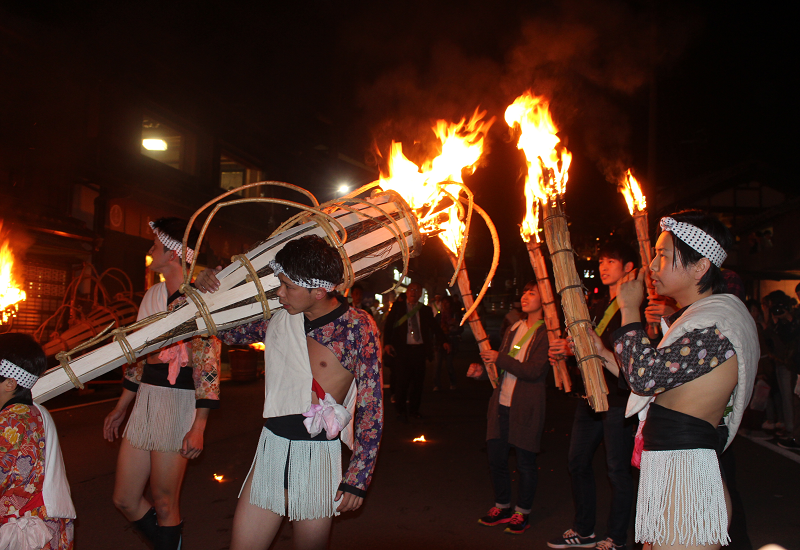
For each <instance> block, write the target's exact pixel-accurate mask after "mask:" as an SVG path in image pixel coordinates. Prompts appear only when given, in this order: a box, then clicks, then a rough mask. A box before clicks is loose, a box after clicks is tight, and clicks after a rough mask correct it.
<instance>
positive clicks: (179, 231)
mask: <svg viewBox="0 0 800 550" xmlns="http://www.w3.org/2000/svg"><path fill="white" fill-rule="evenodd" d="M187 225H189V222H187V221H186V220H183V219H181V218H158V219H157V220H156V221H154V222H153V230H156V229H158V230H159V231H161V232H162V233H166V234H167V235H169V236H170V237H172V238H173V239H175V240H176V241H178V242H179V243H182V242H183V234H184V233H186V226H187ZM199 238H200V232H199V231H198V230H197V229H195V228H194V227H192V229H191V230H190V231H189V238H188V239H187V240H186V246H188V247H189V248H191V249H192V250H194V251H195V254H196V253H197V252H199V251H198V250H197V240H198V239H199ZM164 250H167V247H166V245H165V246H164Z"/></svg>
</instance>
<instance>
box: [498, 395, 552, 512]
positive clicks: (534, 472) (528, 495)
mask: <svg viewBox="0 0 800 550" xmlns="http://www.w3.org/2000/svg"><path fill="white" fill-rule="evenodd" d="M509 410H510V409H509V408H508V407H504V406H503V405H500V406H499V407H498V412H499V414H500V439H490V440H488V441H487V442H486V452H487V454H488V455H489V471H490V473H491V475H492V486H493V487H494V502H495V504H503V505H506V504H508V505H510V504H511V470H509V468H508V455H509V452H510V451H511V447H514V448H515V449H516V454H517V472H518V474H519V486H518V487H517V492H518V495H517V510H518V511H520V512H522V513H524V514H528V513H530V511H531V508H532V507H533V496H534V495H535V494H536V485H537V484H538V482H539V469H538V468H537V466H536V453H534V452H532V451H526V450H525V449H520V448H519V447H517V446H515V445H511V444H510V443H509V442H508V412H509Z"/></svg>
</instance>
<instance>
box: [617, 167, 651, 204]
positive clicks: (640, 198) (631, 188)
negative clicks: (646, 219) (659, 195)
mask: <svg viewBox="0 0 800 550" xmlns="http://www.w3.org/2000/svg"><path fill="white" fill-rule="evenodd" d="M619 190H620V192H621V193H622V195H623V196H624V197H625V202H626V203H628V211H629V212H630V213H631V216H633V215H634V214H635V213H636V212H644V211H645V209H647V199H646V198H645V196H644V193H642V188H641V186H640V185H639V182H638V181H637V180H636V178H634V177H633V174H631V169H630V168H628V171H627V172H625V176H623V180H622V181H621V182H620V184H619Z"/></svg>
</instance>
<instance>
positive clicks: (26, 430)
mask: <svg viewBox="0 0 800 550" xmlns="http://www.w3.org/2000/svg"><path fill="white" fill-rule="evenodd" d="M45 452H46V449H45V433H44V423H43V421H42V415H41V414H40V413H39V411H38V410H37V409H36V408H35V407H33V406H31V405H30V404H26V403H24V402H20V401H17V400H14V399H12V400H11V401H9V402H8V403H6V405H5V407H4V408H3V410H2V411H0V525H4V524H6V523H7V522H8V521H9V519H10V518H11V517H14V516H17V515H24V512H25V511H27V510H29V509H30V512H31V515H33V516H39V517H40V518H41V519H42V520H43V521H44V522H45V525H47V528H48V529H50V532H52V533H53V538H52V539H51V540H50V541H49V542H48V543H47V544H46V545H45V546H44V549H43V550H56V549H58V550H71V549H72V547H73V538H74V536H73V535H74V530H73V520H71V519H62V518H50V517H48V516H47V510H46V509H45V507H44V504H43V503H42V504H41V505H39V506H36V505H35V504H36V503H35V502H31V501H33V499H34V498H36V497H38V496H39V495H41V493H42V484H43V483H44V454H45ZM20 511H22V513H21V514H20Z"/></svg>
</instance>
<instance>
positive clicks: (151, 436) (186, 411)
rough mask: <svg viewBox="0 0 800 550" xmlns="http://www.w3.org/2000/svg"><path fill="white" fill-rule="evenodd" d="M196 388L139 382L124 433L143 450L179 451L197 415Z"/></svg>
mask: <svg viewBox="0 0 800 550" xmlns="http://www.w3.org/2000/svg"><path fill="white" fill-rule="evenodd" d="M195 414H196V413H195V395H194V390H180V389H175V388H164V387H161V386H151V385H150V384H139V391H137V392H136V403H135V404H134V406H133V412H131V417H130V418H129V419H128V425H127V426H125V432H124V433H123V434H122V435H123V437H125V438H126V439H127V440H128V441H129V442H130V444H131V445H132V446H133V447H135V448H137V449H142V450H144V451H159V452H162V453H170V452H172V453H176V452H178V451H180V450H181V447H182V446H183V438H184V436H185V435H186V434H187V432H188V431H189V430H190V429H191V427H192V423H193V422H194V416H195Z"/></svg>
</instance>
